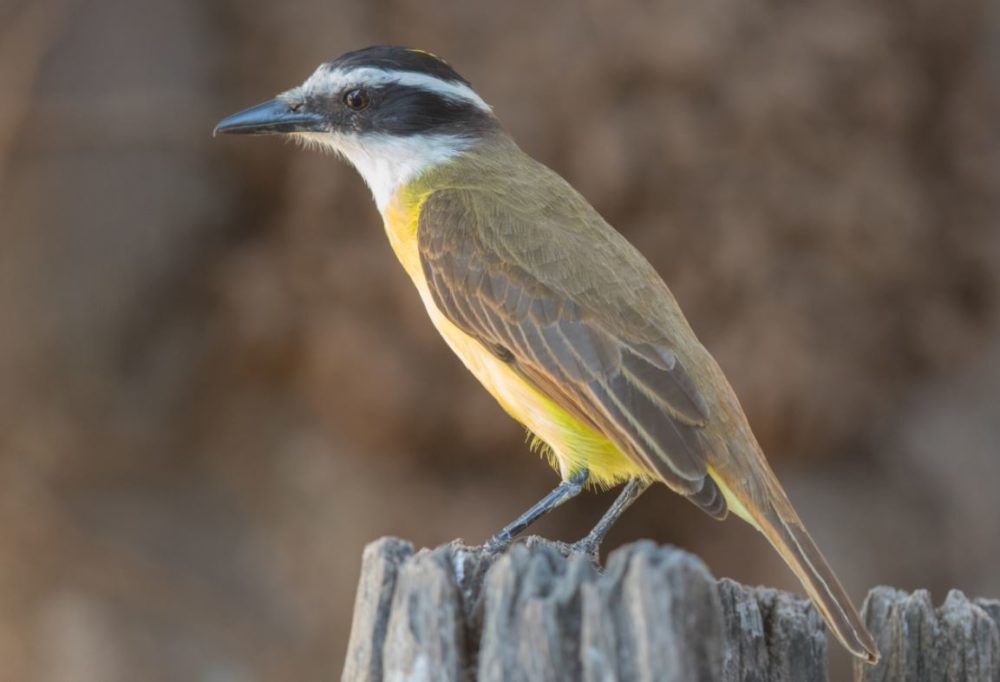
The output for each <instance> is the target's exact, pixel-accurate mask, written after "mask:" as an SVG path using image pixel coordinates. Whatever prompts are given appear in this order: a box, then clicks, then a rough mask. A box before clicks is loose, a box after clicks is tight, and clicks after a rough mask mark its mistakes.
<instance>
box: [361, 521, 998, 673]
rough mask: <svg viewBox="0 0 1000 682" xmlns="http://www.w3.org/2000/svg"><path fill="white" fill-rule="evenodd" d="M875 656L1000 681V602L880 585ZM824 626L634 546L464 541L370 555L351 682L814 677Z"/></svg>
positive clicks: (786, 605)
mask: <svg viewBox="0 0 1000 682" xmlns="http://www.w3.org/2000/svg"><path fill="white" fill-rule="evenodd" d="M865 616H866V619H867V622H868V624H869V626H870V627H871V628H872V630H873V632H874V634H875V636H876V639H877V640H878V643H879V646H880V647H881V649H882V653H883V662H882V663H880V664H879V665H878V666H860V665H859V666H858V668H857V669H856V673H855V679H856V680H863V681H864V682H876V681H878V682H895V681H896V680H900V681H903V680H905V681H907V682H909V681H910V680H913V681H914V682H925V681H926V682H930V681H932V680H933V681H934V682H939V681H940V682H958V681H959V680H969V681H973V682H1000V653H998V652H1000V642H998V634H997V632H998V626H1000V602H995V601H986V600H977V601H976V602H970V601H968V600H967V599H965V597H964V596H962V595H961V593H958V592H952V594H951V595H949V597H948V599H947V601H946V602H945V604H944V605H943V606H942V607H941V608H939V609H937V610H935V609H933V608H932V607H931V605H930V600H929V598H928V596H927V594H926V592H917V593H914V594H913V595H907V594H905V593H902V592H898V591H896V590H891V589H888V588H878V589H876V590H873V591H872V593H871V594H870V595H869V598H868V600H867V601H866V602H865ZM826 679H827V676H826V637H825V635H824V630H823V624H822V621H821V620H820V618H819V617H818V615H817V613H816V611H815V610H814V608H813V607H812V605H811V604H810V603H809V602H808V601H807V600H806V599H804V598H801V597H797V596H794V595H791V594H788V593H785V592H780V591H778V590H772V589H768V588H751V587H745V586H743V585H740V584H738V583H735V582H733V581H730V580H720V581H717V580H715V578H713V577H712V575H711V574H710V573H709V572H708V570H707V569H706V568H705V565H704V564H703V563H702V562H701V561H700V560H699V559H698V558H697V557H695V556H693V555H691V554H688V553H687V552H684V551H682V550H679V549H676V548H674V547H668V546H665V547H658V546H656V545H655V544H653V543H651V542H639V543H636V544H633V545H629V546H626V547H623V548H621V549H619V550H617V551H615V552H612V553H611V555H610V557H609V558H608V562H607V566H606V567H605V568H604V569H603V570H602V569H598V568H597V567H596V566H594V565H593V564H591V563H590V562H589V561H588V560H587V559H586V558H584V557H582V556H578V555H575V556H567V555H566V553H565V548H564V547H563V546H562V545H560V544H558V543H553V542H549V541H546V540H542V539H540V538H534V537H533V538H528V539H527V540H526V541H525V542H523V543H521V544H518V545H515V546H514V547H513V548H511V550H510V551H508V552H506V553H504V554H501V555H499V556H491V555H489V554H488V553H487V552H485V551H484V550H483V548H482V547H467V546H464V545H461V544H459V543H451V544H448V545H443V546H441V547H438V548H436V549H433V550H426V549H425V550H420V551H418V552H415V551H414V549H413V546H412V545H410V543H408V542H405V541H403V540H398V539H395V538H383V539H381V540H378V541H376V542H374V543H372V544H370V545H369V546H368V547H367V548H366V549H365V553H364V558H363V561H362V569H361V580H360V582H359V585H358V594H357V600H356V603H355V609H354V622H353V626H352V629H351V638H350V642H349V644H348V653H347V660H346V663H345V666H344V673H343V680H344V682H381V681H382V680H385V681H386V682H402V681H407V682H409V681H413V682H424V681H427V682H436V681H438V680H442V681H456V682H457V681H462V682H466V681H468V682H471V681H473V680H476V681H481V682H501V681H504V682H510V681H514V682H535V681H536V680H538V681H543V682H544V681H551V682H557V681H559V682H561V681H563V680H566V681H573V682H576V681H577V680H582V681H584V682H612V681H617V682H632V681H635V682H640V681H642V682H646V681H648V682H653V681H663V682H701V681H706V682H707V681H713V682H714V681H715V680H722V681H724V682H736V681H740V682H744V681H745V682H821V681H823V680H826Z"/></svg>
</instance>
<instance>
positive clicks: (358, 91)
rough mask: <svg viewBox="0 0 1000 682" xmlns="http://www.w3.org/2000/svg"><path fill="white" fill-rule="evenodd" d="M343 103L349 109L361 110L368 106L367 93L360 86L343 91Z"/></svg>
mask: <svg viewBox="0 0 1000 682" xmlns="http://www.w3.org/2000/svg"><path fill="white" fill-rule="evenodd" d="M344 104H346V105H347V106H348V108H350V109H354V110H355V111H361V110H362V109H364V108H365V107H367V106H368V93H367V92H365V91H364V90H363V89H362V88H355V89H354V90H348V91H347V92H345V93H344Z"/></svg>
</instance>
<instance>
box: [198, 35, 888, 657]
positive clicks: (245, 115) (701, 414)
mask: <svg viewBox="0 0 1000 682" xmlns="http://www.w3.org/2000/svg"><path fill="white" fill-rule="evenodd" d="M213 134H243V135H263V134H272V135H274V134H277V135H284V136H288V137H290V138H293V139H295V140H298V141H300V142H302V143H304V144H305V145H306V146H312V147H319V148H321V149H324V150H329V151H332V152H333V153H334V154H336V155H339V156H340V157H342V158H343V159H345V160H346V161H347V162H348V163H349V164H351V165H353V166H354V168H355V169H356V170H357V171H358V173H359V174H360V175H361V177H362V178H363V179H364V181H365V183H366V184H367V185H368V188H369V189H370V191H371V193H372V197H373V199H374V201H375V205H376V207H377V208H378V211H379V213H380V214H381V217H382V222H383V224H384V228H385V232H386V234H387V236H388V240H389V243H390V245H391V247H392V250H393V251H394V253H395V255H396V257H397V258H398V260H399V262H400V264H401V265H402V267H403V269H404V270H405V271H406V273H407V274H408V275H409V277H410V279H411V280H412V282H413V284H414V285H415V286H416V289H417V292H418V294H419V296H420V299H421V301H422V302H423V305H424V307H425V308H426V310H427V313H428V314H429V316H430V319H431V322H432V323H433V324H434V326H435V327H436V329H437V331H438V332H439V333H440V335H441V336H442V337H443V338H444V340H445V342H446V343H447V344H448V345H449V346H450V347H451V349H452V351H454V353H455V354H456V355H457V356H458V357H459V359H460V360H461V361H462V362H463V363H464V365H465V366H466V367H467V368H468V370H469V371H471V373H472V374H473V375H474V376H475V377H476V379H478V380H479V382H480V383H482V385H483V386H484V387H485V388H486V389H487V390H488V391H489V392H490V393H491V394H492V395H493V397H494V398H495V399H496V401H497V402H498V403H499V404H500V406H501V407H502V408H503V409H504V410H505V411H506V412H507V413H508V414H509V415H510V416H511V417H513V418H514V419H515V420H517V421H518V422H520V423H521V424H523V425H524V426H525V427H526V428H527V429H528V431H529V433H530V434H531V437H532V438H533V439H534V440H535V442H536V443H537V444H538V445H539V446H540V447H542V448H543V449H544V451H545V452H546V453H547V455H548V458H549V460H550V463H551V464H552V466H553V467H554V468H555V469H556V470H557V472H558V474H559V476H560V482H559V484H558V485H557V486H556V487H555V488H554V489H553V490H552V491H551V492H550V493H548V494H547V495H546V496H545V497H543V498H542V499H541V500H539V501H538V502H537V503H536V504H534V505H532V506H531V507H530V508H529V509H528V510H527V511H525V512H524V513H523V514H522V515H520V516H519V517H518V518H517V519H515V520H514V521H513V522H512V523H510V524H508V525H507V526H505V527H504V528H503V529H502V530H500V531H499V532H498V533H496V535H494V536H493V537H492V538H491V539H490V540H489V542H488V543H487V547H488V548H489V549H490V550H491V551H493V552H501V551H503V550H505V549H506V548H507V547H508V546H509V545H510V544H511V542H512V541H513V539H514V538H515V537H516V536H517V535H519V534H520V533H521V532H523V531H524V530H525V529H527V528H528V527H529V526H530V525H531V524H532V523H533V522H534V521H536V520H537V519H538V518H540V517H541V516H543V515H545V514H547V513H548V512H549V511H551V510H552V509H554V508H555V507H557V506H559V505H561V504H563V503H564V502H566V501H567V500H569V499H570V498H572V497H574V496H575V495H577V494H579V493H580V492H581V491H582V490H583V489H584V488H585V487H587V486H594V487H602V488H608V487H612V486H615V485H623V488H622V491H621V493H620V494H619V496H618V497H617V498H616V499H615V501H614V503H613V504H612V506H611V507H610V508H609V509H608V511H607V513H606V514H605V515H604V516H603V517H602V518H601V519H600V520H599V521H598V523H597V525H596V526H595V527H594V529H593V530H592V531H590V533H588V534H587V536H586V537H584V538H583V539H582V540H580V541H579V542H577V543H576V544H575V545H573V546H572V548H573V550H574V551H580V552H583V553H585V554H588V555H590V556H592V557H596V553H597V550H598V548H599V546H600V543H601V541H602V540H603V539H604V537H605V535H606V534H607V532H608V530H609V529H610V528H611V526H612V525H613V524H614V522H615V521H616V520H617V519H618V518H619V516H621V514H622V513H623V512H624V511H625V510H626V509H627V508H628V507H629V505H631V504H632V502H634V501H635V499H636V498H637V497H638V496H639V495H641V494H642V493H643V492H644V491H645V490H646V489H647V488H648V487H649V486H650V485H651V484H653V483H663V484H665V485H666V486H667V487H668V488H670V489H671V490H673V491H674V492H676V493H679V494H681V495H683V496H684V497H686V498H687V499H688V500H690V501H691V502H693V503H694V504H695V505H697V506H698V507H699V508H701V509H702V510H703V511H705V512H706V513H707V514H709V515H710V516H711V517H714V518H716V519H719V520H722V519H725V518H726V517H727V515H728V514H729V512H732V513H733V514H734V515H735V516H738V517H739V518H741V519H743V520H744V521H746V522H748V523H749V524H750V525H751V526H753V527H754V528H756V529H757V530H758V531H760V532H761V533H762V534H763V535H764V536H765V537H766V539H767V540H768V541H769V542H770V544H771V545H772V546H773V547H774V548H775V549H776V550H777V552H778V553H779V554H780V556H781V557H782V559H784V561H785V562H786V563H787V565H788V566H789V567H790V569H791V570H792V572H793V573H794V574H795V575H796V577H797V578H798V579H799V580H800V582H801V583H802V585H803V587H804V589H805V591H806V593H807V594H808V595H809V596H810V597H811V599H812V601H813V603H814V604H815V605H816V607H817V608H818V610H819V612H820V614H822V616H823V618H824V620H825V622H826V624H827V626H828V627H829V628H830V630H831V631H832V632H833V634H834V635H835V636H836V638H837V639H838V640H839V641H840V642H841V643H842V644H843V645H844V647H845V648H846V649H847V650H848V651H850V652H851V653H852V654H854V655H855V656H857V657H858V658H860V659H862V660H864V661H867V662H870V663H875V662H877V661H878V658H879V652H878V649H877V647H876V645H875V642H874V640H873V638H872V636H871V634H870V633H869V631H868V630H867V628H866V627H865V624H864V622H863V621H862V619H861V617H860V616H859V614H858V612H857V611H856V610H855V608H854V606H853V605H852V602H851V599H850V597H849V596H848V594H847V593H846V591H845V590H844V588H843V587H842V586H841V584H840V582H839V581H838V579H837V577H836V576H835V575H834V573H833V571H832V569H831V568H830V566H829V564H828V563H827V561H826V559H824V557H823V555H822V554H821V553H820V550H819V549H818V548H817V546H816V544H815V542H814V541H813V539H812V538H811V537H810V535H809V533H808V532H807V530H806V528H805V526H804V525H803V523H802V521H801V520H800V518H799V516H798V514H797V513H796V511H795V509H794V508H793V507H792V504H791V502H790V501H789V499H788V496H787V495H786V493H785V491H784V490H783V488H782V486H781V484H780V483H779V482H778V479H777V477H776V476H775V474H774V472H773V471H772V469H771V467H770V465H769V464H768V462H767V460H766V458H765V455H764V452H763V450H762V449H761V446H760V445H759V444H758V442H757V439H756V437H755V436H754V434H753V432H752V431H751V429H750V426H749V424H748V421H747V418H746V415H745V414H744V411H743V408H742V407H741V405H740V402H739V400H738V399H737V397H736V394H735V392H734V391H733V388H732V387H731V386H730V384H729V382H728V381H727V379H726V377H725V376H724V375H723V372H722V370H721V369H720V367H719V365H718V364H717V363H716V361H715V360H714V359H713V357H712V356H711V355H710V354H709V352H708V351H707V350H706V348H705V347H704V346H703V345H702V343H701V342H700V341H699V340H698V338H697V336H695V333H694V331H693V330H692V329H691V326H690V325H689V324H688V321H687V319H686V318H685V317H684V314H683V313H682V312H681V309H680V306H679V305H678V303H677V301H676V299H675V298H674V296H673V294H672V293H671V291H670V289H669V288H668V287H667V285H666V284H665V283H664V281H663V279H662V278H661V277H660V275H659V274H658V273H657V271H656V270H655V269H654V268H653V266H652V265H651V264H650V263H649V261H647V260H646V258H645V257H644V256H643V255H642V254H641V253H640V252H639V251H638V250H637V249H636V248H635V247H634V246H633V245H632V244H631V243H630V242H628V241H627V240H626V239H625V238H624V237H623V236H622V235H621V234H620V233H619V232H617V231H616V230H615V229H614V228H613V227H612V226H611V225H609V224H608V223H607V222H606V221H605V220H604V219H603V218H602V217H601V216H600V215H599V214H598V212H597V211H596V210H595V209H594V208H593V207H592V206H591V205H590V204H589V203H588V202H587V200H586V199H584V198H583V196H581V194H580V193H579V192H577V191H576V190H575V189H574V188H573V187H572V186H571V185H570V184H569V183H568V182H567V181H566V180H564V179H563V178H562V177H561V176H560V175H558V174H557V173H556V172H554V171H553V170H551V169H549V168H548V167H546V166H545V165H543V164H541V163H539V162H538V161H536V160H534V159H533V158H532V157H531V156H529V155H528V154H527V153H526V152H524V151H522V150H521V148H520V147H519V146H518V145H517V144H516V143H515V141H514V140H513V138H512V137H511V135H510V134H509V133H508V132H507V131H506V130H505V129H504V128H503V126H502V125H501V123H500V121H499V119H498V117H497V116H496V114H495V113H494V111H493V109H492V108H491V107H490V105H488V104H487V103H486V102H485V101H484V100H483V98H482V97H481V96H480V95H479V94H477V93H476V92H475V90H473V89H472V86H471V85H470V83H469V81H467V80H466V79H465V78H463V77H462V76H460V75H459V74H458V72H457V71H455V69H454V68H453V67H452V66H451V65H450V64H448V63H447V62H445V61H444V60H443V59H441V58H439V57H438V56H436V55H434V54H432V53H430V52H427V51H425V50H420V49H414V48H409V47H401V46H394V45H378V46H373V47H368V48H364V49H360V50H355V51H351V52H347V53H346V54H343V55H342V56H340V57H338V58H336V59H333V60H332V61H329V62H325V63H323V64H321V65H320V66H319V67H318V68H317V69H316V70H315V71H314V72H313V73H312V74H311V75H310V76H309V77H308V78H307V79H306V80H305V81H304V82H303V83H302V84H301V85H298V86H296V87H293V88H291V89H290V90H287V91H285V92H282V93H281V94H279V95H277V96H276V97H275V98H273V99H271V100H268V101H266V102H264V103H262V104H258V105H256V106H253V107H250V108H249V109H245V110H243V111H240V112H239V113H236V114H233V115H232V116H229V117H227V118H224V119H223V120H221V121H220V122H219V123H218V125H217V126H216V127H215V130H214V131H213Z"/></svg>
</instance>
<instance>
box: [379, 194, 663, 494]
mask: <svg viewBox="0 0 1000 682" xmlns="http://www.w3.org/2000/svg"><path fill="white" fill-rule="evenodd" d="M421 203H422V202H421V200H419V199H417V200H414V199H412V198H410V199H408V200H397V201H396V202H392V203H391V204H390V206H389V209H388V210H387V211H386V213H385V214H384V216H383V218H384V221H385V227H386V233H387V235H388V237H389V243H390V244H391V246H392V249H393V251H394V252H395V254H396V257H397V258H399V261H400V263H401V264H402V265H403V269H405V270H406V273H407V274H408V275H409V276H410V279H412V280H413V283H414V284H415V285H416V287H417V291H418V292H419V293H420V298H421V300H422V301H423V303H424V307H425V308H426V309H427V312H428V314H429V315H430V318H431V322H433V323H434V326H435V327H436V328H437V330H438V332H439V333H440V334H441V336H442V337H444V340H445V341H446V342H447V343H448V345H449V346H450V347H451V349H452V350H453V351H454V352H455V354H456V355H458V357H459V358H460V359H461V360H462V362H463V363H464V364H465V366H466V367H467V368H468V369H469V371H470V372H472V374H473V375H475V377H476V378H477V379H478V380H479V382H480V383H481V384H482V385H483V386H484V387H485V388H486V390H487V391H489V392H490V394H491V395H492V396H493V397H494V398H495V399H496V400H497V402H499V403H500V405H501V407H503V408H504V410H506V411H507V413H508V414H509V415H510V416H512V417H513V418H514V419H516V420H517V421H519V422H521V423H522V424H523V425H524V426H526V427H527V428H528V429H529V430H530V431H531V432H532V433H533V434H534V435H535V436H537V437H538V438H539V439H540V440H541V441H543V442H544V443H545V445H547V446H548V447H549V448H550V449H551V454H552V457H551V461H552V464H553V466H555V467H556V468H557V469H558V470H559V472H560V474H561V475H562V476H563V477H567V476H569V475H571V474H573V473H575V472H577V471H580V470H581V469H584V468H586V469H588V470H589V471H590V481H591V482H593V483H595V484H597V485H603V486H611V485H614V484H616V483H619V482H621V481H624V480H627V479H629V478H633V477H636V476H648V473H647V472H645V471H644V470H643V469H642V468H640V467H639V466H637V465H636V464H635V463H634V462H633V461H632V460H631V459H630V458H629V457H627V456H626V455H625V454H624V453H622V452H621V450H619V449H618V448H617V447H616V446H615V445H614V444H613V443H612V442H611V441H610V440H608V438H607V437H606V436H604V434H602V433H599V432H598V431H595V430H594V429H593V428H591V427H590V426H588V425H586V424H584V423H583V422H581V421H580V420H579V419H577V418H576V417H575V416H573V415H572V414H570V413H569V412H568V411H566V410H564V409H563V408H561V407H560V406H559V405H557V404H556V403H555V402H554V401H553V400H551V399H550V398H549V397H548V396H546V395H545V394H544V393H542V392H541V391H539V390H538V389H537V388H535V387H534V386H533V385H532V384H530V383H529V382H528V381H526V380H525V379H524V378H523V377H522V376H521V375H520V374H519V373H518V372H516V371H515V370H514V368H513V367H511V366H510V365H509V364H507V363H505V362H502V361H501V360H499V359H498V358H497V357H496V356H495V355H493V354H492V353H490V352H489V351H487V350H486V348H484V347H483V345H482V344H481V343H479V342H478V341H477V340H476V339H474V338H473V337H471V336H469V335H468V334H466V333H465V332H464V331H462V330H461V329H459V328H458V327H457V326H455V325H454V324H452V322H451V321H450V320H449V319H448V318H447V317H445V315H444V314H443V313H442V312H441V311H440V310H438V307H437V305H435V303H434V298H433V296H431V293H430V290H429V289H428V287H427V280H426V279H425V277H424V272H423V268H422V267H421V265H420V256H419V254H418V252H417V239H416V222H417V216H418V215H419V207H420V204H421Z"/></svg>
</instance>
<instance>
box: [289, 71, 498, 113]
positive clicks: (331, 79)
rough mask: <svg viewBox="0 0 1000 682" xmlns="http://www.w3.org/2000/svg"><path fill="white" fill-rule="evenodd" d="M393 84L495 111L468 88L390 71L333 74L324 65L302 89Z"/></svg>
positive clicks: (424, 75) (333, 72)
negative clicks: (419, 89)
mask: <svg viewBox="0 0 1000 682" xmlns="http://www.w3.org/2000/svg"><path fill="white" fill-rule="evenodd" d="M390 83H397V84H399V85H403V86H407V87H414V88H421V89H422V90H427V91H429V92H434V93H437V94H439V95H442V96H444V97H447V98H449V99H454V100H461V101H466V102H471V103H472V104H474V105H476V106H477V107H478V108H480V109H482V110H483V111H486V112H492V111H493V109H492V107H490V105H489V104H487V103H486V101H485V100H483V98H482V97H480V96H479V95H477V94H476V92H475V91H474V90H473V89H472V88H470V87H469V86H468V85H465V84H464V83H460V82H455V81H446V80H442V79H440V78H436V77H434V76H428V75H427V74H424V73H416V72H414V71H389V70H386V69H376V68H372V67H365V68H361V69H351V70H350V71H341V70H339V69H338V70H330V69H329V67H327V66H325V65H324V66H321V67H319V68H318V69H316V71H315V73H313V75H311V76H309V78H308V79H307V80H306V82H305V83H303V84H302V88H303V90H305V91H306V92H308V91H310V90H313V89H321V90H325V91H327V92H330V91H336V90H340V89H343V88H346V87H348V86H350V85H375V86H378V85H388V84H390Z"/></svg>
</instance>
